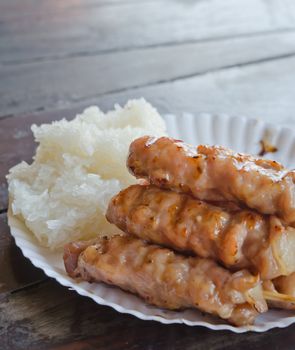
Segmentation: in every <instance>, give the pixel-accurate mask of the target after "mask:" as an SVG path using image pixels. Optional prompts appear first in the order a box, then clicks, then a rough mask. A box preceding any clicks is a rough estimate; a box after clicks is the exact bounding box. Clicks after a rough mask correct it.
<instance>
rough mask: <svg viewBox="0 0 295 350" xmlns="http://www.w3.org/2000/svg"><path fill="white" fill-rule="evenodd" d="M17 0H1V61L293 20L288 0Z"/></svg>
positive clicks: (289, 24) (274, 26)
mask: <svg viewBox="0 0 295 350" xmlns="http://www.w3.org/2000/svg"><path fill="white" fill-rule="evenodd" d="M17 4H18V6H19V7H17V8H18V9H19V10H18V11H14V10H12V11H10V12H9V11H8V10H6V11H5V7H6V9H7V2H4V5H2V6H3V8H4V10H2V11H1V10H0V23H1V26H0V33H1V35H0V52H1V58H0V62H1V63H2V64H5V63H6V64H12V63H18V62H23V61H27V62H30V61H32V60H39V59H56V58H61V57H65V56H66V57H68V56H73V55H79V56H80V55H83V54H87V55H89V54H92V53H97V52H103V51H109V50H122V49H124V50H126V49H130V48H135V47H146V46H150V45H162V44H165V43H174V42H178V43H179V42H183V41H191V40H204V39H206V40H207V39H212V38H222V37H226V36H236V35H245V34H251V33H252V34H253V33H257V32H266V31H274V30H284V29H290V28H294V24H295V22H294V18H295V4H294V2H292V1H290V0H273V1H264V0H240V1H236V0H228V1H218V0H208V1H185V0H182V1H181V0H178V1H169V0H166V1H164V0H163V1H152V2H142V1H137V2H135V1H134V2H126V3H125V2H124V3H122V2H118V3H115V4H114V3H111V4H108V2H107V1H105V3H104V6H96V4H98V5H99V4H100V2H95V1H91V2H90V3H89V2H86V3H84V1H79V2H77V1H74V2H73V1H71V2H60V1H58V0H54V1H48V2H44V1H41V2H39V1H33V2H32V1H31V2H30V3H29V4H28V5H26V4H24V3H23V2H20V1H18V2H17ZM11 6H13V5H11ZM14 6H16V5H14ZM32 7H34V8H35V9H34V11H32ZM12 8H13V7H12ZM14 8H15V7H14ZM12 19H13V20H12ZM159 33H161V35H159Z"/></svg>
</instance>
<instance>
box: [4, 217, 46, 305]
mask: <svg viewBox="0 0 295 350" xmlns="http://www.w3.org/2000/svg"><path fill="white" fill-rule="evenodd" d="M0 266H1V273H0V299H1V295H3V293H8V292H10V291H12V290H16V289H19V288H24V287H25V286H27V285H30V284H32V283H36V282H38V281H40V280H44V279H46V276H45V274H44V273H43V272H42V271H41V270H39V269H37V268H35V267H34V266H33V265H32V264H31V262H30V261H29V260H28V259H26V258H24V256H23V255H22V253H21V251H20V249H19V248H17V247H16V245H15V243H14V239H13V238H12V236H11V235H10V232H9V227H8V225H7V219H6V214H4V213H3V214H0Z"/></svg>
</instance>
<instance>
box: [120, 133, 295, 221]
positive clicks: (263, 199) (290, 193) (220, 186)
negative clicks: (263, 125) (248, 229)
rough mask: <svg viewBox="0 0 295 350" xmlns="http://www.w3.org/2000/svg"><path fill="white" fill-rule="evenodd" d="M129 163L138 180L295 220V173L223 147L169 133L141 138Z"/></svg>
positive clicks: (131, 152)
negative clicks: (195, 142) (192, 143)
mask: <svg viewBox="0 0 295 350" xmlns="http://www.w3.org/2000/svg"><path fill="white" fill-rule="evenodd" d="M127 166H128V168H129V170H130V171H131V173H132V174H134V175H135V176H136V177H138V178H145V179H147V180H148V181H150V183H152V184H154V185H157V186H160V187H162V188H168V189H171V190H174V191H178V192H185V193H189V194H192V195H193V196H195V197H196V198H198V199H202V200H209V201H220V200H221V201H222V200H229V201H235V202H236V203H238V204H241V203H242V204H244V205H247V206H248V207H250V208H253V209H256V210H257V211H259V212H261V213H263V214H272V215H276V216H278V217H280V218H282V219H283V220H285V221H286V223H288V224H290V225H294V224H295V185H294V181H295V171H294V170H292V171H288V170H286V169H285V168H284V167H283V166H282V165H280V164H279V163H277V162H275V161H270V160H265V159H259V158H254V157H251V156H249V155H245V154H239V153H234V152H232V151H231V150H229V149H225V148H222V147H216V146H214V147H209V146H199V147H193V146H190V145H187V144H185V143H183V142H182V141H179V140H174V139H171V138H168V137H161V138H158V139H157V138H152V137H148V136H144V137H141V138H139V139H137V140H135V141H133V143H132V144H131V145H130V150H129V157H128V160H127Z"/></svg>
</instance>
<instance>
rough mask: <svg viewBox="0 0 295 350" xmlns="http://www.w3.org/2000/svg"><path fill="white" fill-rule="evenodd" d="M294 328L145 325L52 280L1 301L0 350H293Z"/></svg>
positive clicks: (151, 323)
mask: <svg viewBox="0 0 295 350" xmlns="http://www.w3.org/2000/svg"><path fill="white" fill-rule="evenodd" d="M294 331H295V325H293V326H291V327H289V328H287V329H274V330H272V331H271V332H266V333H262V334H261V333H260V334H259V333H246V334H240V335H238V334H233V333H231V332H226V331H210V330H208V329H205V328H203V327H188V326H184V325H162V324H160V323H157V322H152V321H148V322H147V321H141V320H139V319H136V318H135V317H133V316H129V315H123V314H120V313H118V312H116V311H114V310H112V309H111V308H108V307H103V306H99V305H97V304H95V303H94V302H93V301H92V300H90V299H88V298H85V297H81V296H79V295H77V294H76V293H75V292H73V291H69V290H67V289H66V288H64V287H61V286H59V285H58V284H57V283H55V282H54V281H48V282H45V283H41V284H39V285H36V286H33V287H30V288H27V289H25V290H22V291H19V292H16V293H13V294H11V295H7V296H6V297H3V298H2V299H1V300H0V339H1V349H3V350H11V349H55V350H57V349H59V350H69V349H71V350H73V349H76V350H78V349H79V350H80V349H81V350H82V349H103V350H115V349H116V350H117V349H131V350H137V349H138V350H143V349H149V350H156V349H161V350H166V349H167V350H168V349H169V350H170V349H174V350H178V349H179V350H183V349H188V350H189V349H206V350H207V349H210V350H221V349H227V350H236V349H239V350H247V349H251V350H258V349H262V348H264V349H269V350H271V349H280V350H285V349H292V348H293V344H294V341H295V332H294Z"/></svg>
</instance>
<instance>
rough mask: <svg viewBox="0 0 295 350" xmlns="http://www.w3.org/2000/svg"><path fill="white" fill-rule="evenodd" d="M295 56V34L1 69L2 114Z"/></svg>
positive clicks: (270, 35)
mask: <svg viewBox="0 0 295 350" xmlns="http://www.w3.org/2000/svg"><path fill="white" fill-rule="evenodd" d="M293 54H295V31H293V32H286V33H279V34H268V35H258V36H255V37H243V38H236V39H227V40H222V41H210V42H202V43H192V44H181V45H172V46H165V47H157V48H145V49H141V50H131V51H128V52H116V53H109V54H100V55H96V56H86V57H76V58H67V59H62V60H55V61H53V62H52V61H50V62H47V61H42V62H35V63H30V64H19V65H13V66H9V67H6V66H5V65H4V66H2V67H1V66H0V81H1V85H0V96H1V99H0V110H1V113H2V114H4V115H5V114H10V113H17V112H20V111H34V110H38V109H39V110H40V109H49V108H61V107H63V108H65V107H69V106H70V105H71V104H72V103H79V102H80V103H81V102H82V101H84V100H87V99H89V98H91V97H94V96H100V95H104V94H108V93H112V92H118V91H123V90H126V89H130V88H136V87H141V86H147V85H152V84H156V83H163V82H165V81H171V80H177V79H182V78H185V77H189V76H193V75H200V74H205V73H206V72H210V71H216V70H219V69H223V68H226V67H231V66H234V65H247V64H249V63H251V62H257V61H258V62H260V61H263V60H266V59H267V60H269V59H275V58H278V57H281V56H288V55H293Z"/></svg>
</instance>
